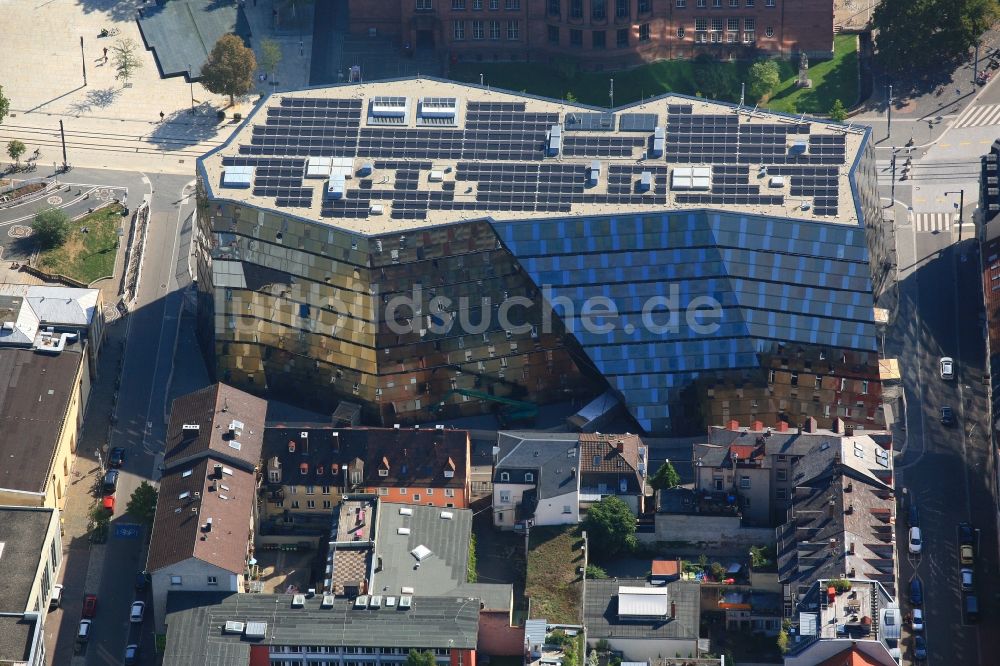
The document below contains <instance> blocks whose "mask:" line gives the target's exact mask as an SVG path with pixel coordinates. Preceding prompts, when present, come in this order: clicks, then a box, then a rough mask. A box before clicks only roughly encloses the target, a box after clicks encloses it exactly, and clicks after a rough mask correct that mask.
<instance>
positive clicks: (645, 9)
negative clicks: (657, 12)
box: [639, 0, 653, 14]
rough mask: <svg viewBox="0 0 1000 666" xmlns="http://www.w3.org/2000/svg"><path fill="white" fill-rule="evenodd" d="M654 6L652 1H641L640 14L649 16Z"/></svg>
mask: <svg viewBox="0 0 1000 666" xmlns="http://www.w3.org/2000/svg"><path fill="white" fill-rule="evenodd" d="M652 4H653V3H652V2H651V1H650V0H639V13H640V14H648V13H649V12H650V7H651V6H652Z"/></svg>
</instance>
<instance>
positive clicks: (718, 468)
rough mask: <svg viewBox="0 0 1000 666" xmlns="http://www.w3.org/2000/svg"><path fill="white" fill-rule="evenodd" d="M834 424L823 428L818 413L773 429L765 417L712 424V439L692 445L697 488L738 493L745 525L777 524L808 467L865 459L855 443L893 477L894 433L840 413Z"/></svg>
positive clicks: (887, 479)
mask: <svg viewBox="0 0 1000 666" xmlns="http://www.w3.org/2000/svg"><path fill="white" fill-rule="evenodd" d="M832 425H833V429H832V430H826V429H820V428H818V427H817V425H816V421H815V419H806V422H805V424H804V426H803V428H801V429H799V428H790V427H788V424H786V423H783V422H782V423H779V424H778V425H777V426H776V427H775V428H773V429H772V428H765V427H764V425H763V424H762V423H760V422H756V423H753V424H751V425H750V426H749V427H746V428H741V427H739V424H737V423H735V422H732V423H730V424H729V425H728V426H727V427H725V428H723V427H713V428H711V429H709V432H708V438H707V439H708V443H698V444H695V445H694V447H693V451H692V453H693V460H694V472H695V485H694V487H695V490H697V491H699V492H700V493H702V494H703V495H705V496H719V497H721V496H724V495H725V496H733V497H736V498H738V503H739V509H740V514H741V516H742V519H743V521H744V523H745V524H746V525H751V526H753V525H757V526H762V525H771V526H777V525H778V524H780V523H782V522H784V520H785V518H786V514H787V511H788V507H789V505H790V503H791V501H792V496H793V493H794V489H795V486H796V485H797V484H798V482H799V481H801V478H802V476H803V475H804V474H806V473H807V472H806V471H805V470H806V468H810V469H813V470H815V469H819V468H822V467H823V466H825V465H828V464H830V463H831V461H832V460H833V458H834V457H835V456H838V455H839V456H843V457H844V458H845V459H849V463H854V462H858V463H860V462H861V460H862V459H861V458H859V457H858V456H855V455H854V454H853V453H852V451H853V450H854V449H855V448H856V447H858V448H859V449H860V450H861V451H863V452H864V455H866V456H868V457H867V458H866V459H865V460H867V461H868V462H869V463H871V466H870V467H869V468H868V470H869V472H870V473H871V474H873V475H875V476H877V478H879V479H880V480H881V481H882V482H884V483H887V484H891V483H892V466H891V458H892V436H891V434H890V433H888V432H882V431H860V430H855V429H854V428H853V427H852V426H847V425H845V424H844V422H843V421H841V420H840V419H837V420H835V421H834V422H833V424H832ZM807 459H808V460H807Z"/></svg>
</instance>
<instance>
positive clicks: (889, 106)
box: [885, 83, 892, 139]
mask: <svg viewBox="0 0 1000 666" xmlns="http://www.w3.org/2000/svg"><path fill="white" fill-rule="evenodd" d="M885 111H886V114H887V116H888V122H887V123H886V128H885V138H887V139H888V138H889V137H890V136H891V135H892V84H891V83H890V84H889V103H888V104H886V106H885Z"/></svg>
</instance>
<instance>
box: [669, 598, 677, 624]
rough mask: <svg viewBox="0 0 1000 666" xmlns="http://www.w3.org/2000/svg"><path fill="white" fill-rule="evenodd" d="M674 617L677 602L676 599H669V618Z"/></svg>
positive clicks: (675, 615)
mask: <svg viewBox="0 0 1000 666" xmlns="http://www.w3.org/2000/svg"><path fill="white" fill-rule="evenodd" d="M676 617H677V602H676V601H671V602H670V619H671V620H673V619H674V618H676Z"/></svg>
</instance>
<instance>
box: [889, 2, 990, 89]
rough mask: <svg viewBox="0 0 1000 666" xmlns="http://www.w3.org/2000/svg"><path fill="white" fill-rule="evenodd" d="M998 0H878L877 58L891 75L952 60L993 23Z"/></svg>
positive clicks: (973, 43)
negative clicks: (879, 0)
mask: <svg viewBox="0 0 1000 666" xmlns="http://www.w3.org/2000/svg"><path fill="white" fill-rule="evenodd" d="M997 15H998V7H997V2H996V0H882V1H881V2H879V3H878V5H877V6H876V7H875V13H874V15H873V16H872V24H873V27H874V28H875V30H874V34H875V47H876V57H877V58H878V60H879V61H880V63H881V65H882V66H883V67H884V68H885V69H887V70H889V71H890V72H894V73H902V72H919V71H921V70H922V69H926V68H938V67H940V66H941V65H942V64H944V63H949V62H953V61H954V60H955V59H956V58H959V57H961V56H963V55H964V54H965V53H966V52H968V49H969V48H971V47H973V46H975V44H976V42H977V40H978V39H979V36H980V35H982V33H983V32H984V31H985V30H986V29H987V28H989V27H990V25H992V24H993V23H994V21H996V19H997Z"/></svg>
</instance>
